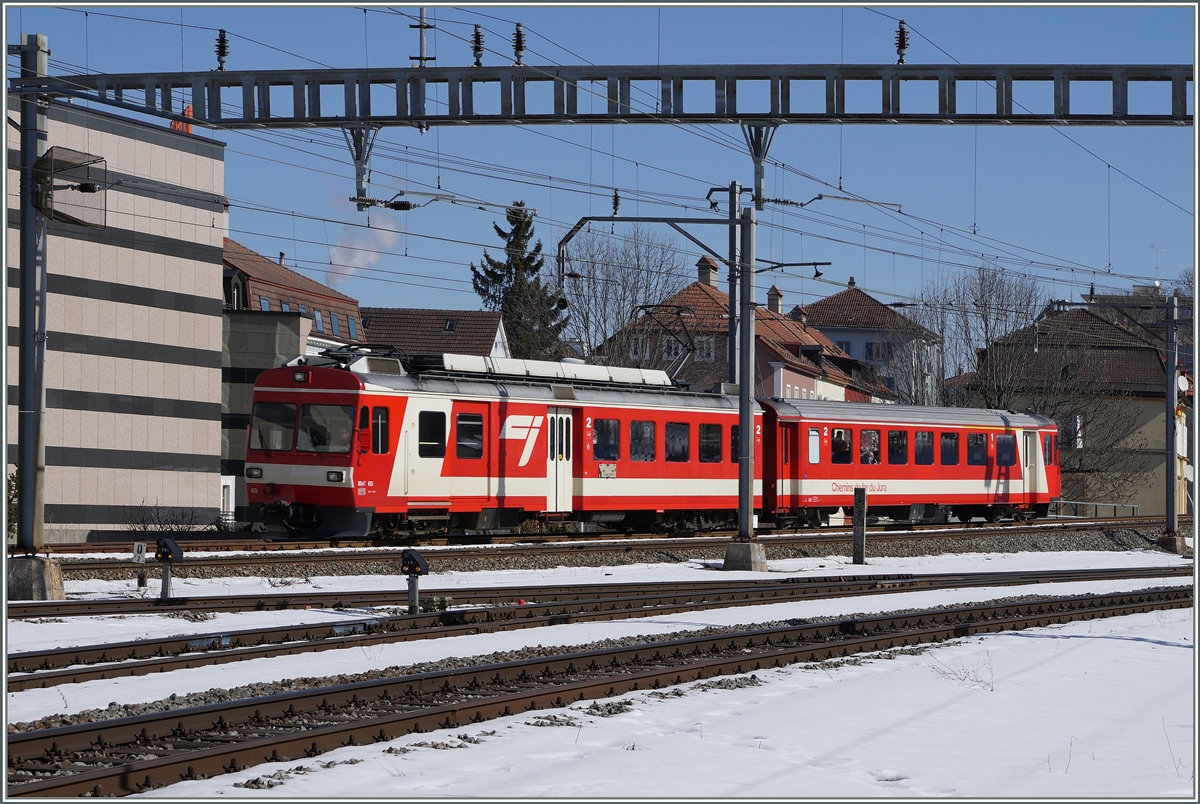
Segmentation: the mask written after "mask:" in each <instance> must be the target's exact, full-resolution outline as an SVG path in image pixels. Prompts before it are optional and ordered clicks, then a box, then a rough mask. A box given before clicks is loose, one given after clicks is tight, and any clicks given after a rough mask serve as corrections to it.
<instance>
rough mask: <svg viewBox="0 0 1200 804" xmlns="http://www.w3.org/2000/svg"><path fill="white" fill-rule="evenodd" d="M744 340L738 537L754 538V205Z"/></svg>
mask: <svg viewBox="0 0 1200 804" xmlns="http://www.w3.org/2000/svg"><path fill="white" fill-rule="evenodd" d="M741 229H742V264H741V274H742V276H741V280H742V288H741V289H742V305H741V319H742V322H741V329H740V331H739V334H740V335H741V344H739V348H738V358H739V360H740V363H741V368H740V369H739V371H738V375H739V377H740V379H741V382H740V384H739V385H738V414H739V415H738V421H739V423H740V432H739V435H740V436H741V439H740V440H741V443H740V444H739V445H738V536H737V537H738V539H739V540H741V541H749V540H751V539H753V538H754V207H753V206H748V207H746V208H745V209H744V210H742V226H741Z"/></svg>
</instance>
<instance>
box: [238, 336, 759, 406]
mask: <svg viewBox="0 0 1200 804" xmlns="http://www.w3.org/2000/svg"><path fill="white" fill-rule="evenodd" d="M285 366H286V367H293V368H295V367H300V366H309V367H312V368H332V369H341V370H345V371H348V372H350V373H352V374H353V375H355V376H357V377H358V379H359V380H360V381H361V382H362V383H363V384H364V386H365V387H366V389H367V390H391V391H415V392H419V393H435V394H437V393H440V394H447V395H461V396H489V397H495V396H501V397H509V398H515V399H527V400H545V401H550V402H554V401H556V400H557V401H566V402H570V401H575V402H591V403H594V404H631V403H633V402H635V401H636V403H637V404H640V405H654V406H664V407H692V408H696V407H700V408H709V409H714V410H737V407H738V400H737V397H736V396H733V397H731V396H725V395H722V394H707V393H699V392H695V391H689V390H686V389H684V388H680V387H678V386H676V385H675V383H674V382H673V381H672V380H671V378H670V377H669V376H668V375H667V373H666V372H664V371H658V370H654V369H636V368H623V367H617V366H594V365H588V364H585V363H574V362H553V361H548V360H516V359H511V358H494V357H482V356H478V355H455V354H436V355H432V354H431V355H408V354H405V353H404V352H402V351H401V350H398V349H391V348H390V347H389V348H387V349H381V348H380V347H365V348H364V347H351V348H347V349H334V350H326V351H325V352H322V353H321V354H320V355H303V356H300V357H296V358H293V359H292V360H290V361H288V362H287V363H286V364H285ZM264 374H265V373H264ZM260 376H262V379H263V380H265V381H267V382H271V381H273V379H274V378H273V376H270V375H268V376H263V375H260ZM281 376H282V375H281Z"/></svg>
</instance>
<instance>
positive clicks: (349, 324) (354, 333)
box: [346, 316, 358, 341]
mask: <svg viewBox="0 0 1200 804" xmlns="http://www.w3.org/2000/svg"><path fill="white" fill-rule="evenodd" d="M346 328H347V329H349V330H350V340H352V341H356V340H358V329H357V327H355V326H354V317H353V316H346Z"/></svg>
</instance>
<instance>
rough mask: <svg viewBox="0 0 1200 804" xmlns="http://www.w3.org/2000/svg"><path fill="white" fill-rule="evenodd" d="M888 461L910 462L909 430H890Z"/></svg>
mask: <svg viewBox="0 0 1200 804" xmlns="http://www.w3.org/2000/svg"><path fill="white" fill-rule="evenodd" d="M888 463H890V464H896V465H903V464H906V463H908V431H907V430H888Z"/></svg>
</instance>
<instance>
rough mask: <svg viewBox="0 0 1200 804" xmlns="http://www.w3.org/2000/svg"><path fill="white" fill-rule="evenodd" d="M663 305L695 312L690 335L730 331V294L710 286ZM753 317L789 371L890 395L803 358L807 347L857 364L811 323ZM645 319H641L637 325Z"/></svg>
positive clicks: (763, 311)
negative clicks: (790, 369) (792, 370)
mask: <svg viewBox="0 0 1200 804" xmlns="http://www.w3.org/2000/svg"><path fill="white" fill-rule="evenodd" d="M663 304H670V305H678V306H680V307H686V308H689V309H690V310H692V311H693V312H694V313H695V317H694V318H691V317H689V318H688V319H687V326H688V329H689V330H691V332H692V334H693V335H695V334H701V333H702V334H713V335H724V334H726V333H727V332H728V331H729V319H728V317H727V316H728V314H729V295H728V294H727V293H724V292H723V291H720V290H718V289H717V288H715V287H713V286H711V285H705V284H703V283H701V282H693V283H692V284H690V285H688V286H687V287H685V288H684V289H683V290H681V291H679V292H678V293H676V294H675V295H674V296H671V297H670V298H668V299H665V300H664V301H663ZM754 314H755V315H754V318H755V327H754V331H755V335H756V336H757V342H758V344H759V345H761V346H762V347H764V348H766V349H769V350H770V351H771V352H772V353H773V354H775V355H776V356H777V357H778V358H779V360H780V362H782V363H786V364H787V365H788V366H789V367H790V368H792V369H794V370H796V371H798V372H800V373H802V374H807V375H808V376H810V377H820V376H824V378H825V379H827V380H829V381H830V382H834V383H837V384H839V385H851V384H853V385H856V386H859V387H861V388H862V389H865V390H869V391H871V392H873V393H877V394H881V395H883V396H890V395H891V392H890V391H889V390H888V389H887V388H886V387H885V386H883V385H881V384H879V383H875V382H866V383H865V384H864V381H863V380H861V379H859V380H856V379H855V378H854V377H853V376H852V375H851V374H849V373H848V372H847V371H845V370H844V369H843V368H842V367H841V366H839V365H837V364H835V363H834V362H832V361H831V360H828V359H826V360H822V361H821V362H820V365H818V364H817V363H814V362H813V361H812V360H810V359H809V358H808V357H806V356H805V355H804V347H810V348H816V349H819V350H820V354H821V355H822V357H825V358H834V359H835V360H839V361H841V362H845V363H849V364H852V363H854V362H856V361H854V360H853V359H852V358H851V357H850V355H848V354H846V353H845V352H844V351H842V350H841V349H840V348H838V346H837V345H836V344H835V343H834V342H833V341H832V340H830V339H829V338H828V337H826V335H825V334H824V333H822V332H821V331H820V330H818V329H816V328H815V327H813V326H812V324H811V322H810V323H809V324H808V325H805V324H802V323H800V322H799V321H797V320H796V319H794V318H791V317H790V316H787V315H781V314H780V313H773V312H771V311H770V310H768V309H767V308H765V307H756V308H755V310H754ZM645 320H646V319H645V318H644V317H643V318H642V319H640V320H639V323H640V322H641V321H645ZM635 326H636V324H635Z"/></svg>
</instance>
